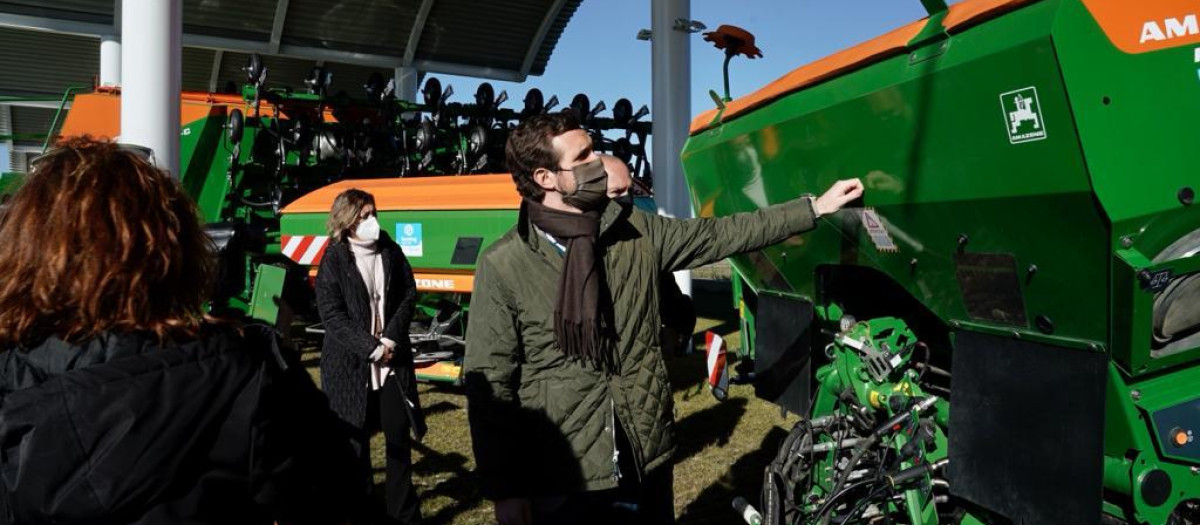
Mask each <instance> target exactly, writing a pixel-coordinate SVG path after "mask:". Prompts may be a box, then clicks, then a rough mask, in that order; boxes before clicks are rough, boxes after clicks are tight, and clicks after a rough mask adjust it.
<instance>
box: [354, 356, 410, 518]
mask: <svg viewBox="0 0 1200 525" xmlns="http://www.w3.org/2000/svg"><path fill="white" fill-rule="evenodd" d="M367 399H368V401H367V424H366V428H364V429H363V433H362V435H361V436H360V438H359V439H360V443H359V453H360V458H359V461H360V462H362V463H364V464H365V467H366V468H367V471H368V473H369V474H368V483H370V473H371V472H373V471H371V468H370V466H371V445H370V439H371V435H373V434H374V433H375V431H376V430H383V437H384V440H385V441H386V443H387V446H386V449H385V453H386V456H387V481H386V485H385V487H386V488H385V491H384V495H385V501H386V505H385V507H386V514H385V515H384V516H378V513H375V512H372V513H370V514H371V515H373V516H376V517H375V518H373V519H372V521H375V522H379V523H389V524H393V523H402V524H405V525H411V524H416V523H420V522H421V501H420V500H419V499H418V498H417V490H416V488H415V487H414V486H413V483H412V438H411V437H410V436H409V427H410V424H409V421H408V413H407V411H406V410H405V406H404V404H405V403H407V401H405V400H404V394H403V392H402V391H401V389H400V383H399V382H398V381H397V380H396V378H395V376H388V378H387V379H386V380H384V382H383V387H381V388H380V389H379V390H377V391H374V392H371V393H370V395H369V396H368V398H367Z"/></svg>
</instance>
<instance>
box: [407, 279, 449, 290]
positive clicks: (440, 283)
mask: <svg viewBox="0 0 1200 525" xmlns="http://www.w3.org/2000/svg"><path fill="white" fill-rule="evenodd" d="M416 281H417V287H418V288H425V289H426V290H453V289H454V288H455V286H454V279H417V280H416Z"/></svg>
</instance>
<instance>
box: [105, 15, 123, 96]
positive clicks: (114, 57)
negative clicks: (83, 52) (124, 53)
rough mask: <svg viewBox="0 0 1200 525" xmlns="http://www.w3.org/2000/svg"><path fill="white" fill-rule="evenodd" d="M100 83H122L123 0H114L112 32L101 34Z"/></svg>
mask: <svg viewBox="0 0 1200 525" xmlns="http://www.w3.org/2000/svg"><path fill="white" fill-rule="evenodd" d="M100 85H101V86H120V85H121V0H113V30H112V34H109V35H101V36H100Z"/></svg>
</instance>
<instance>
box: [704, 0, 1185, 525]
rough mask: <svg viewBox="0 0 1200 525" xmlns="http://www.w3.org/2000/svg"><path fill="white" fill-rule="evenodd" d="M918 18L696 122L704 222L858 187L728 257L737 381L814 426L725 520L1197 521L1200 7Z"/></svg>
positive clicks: (1103, 7)
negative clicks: (736, 311)
mask: <svg viewBox="0 0 1200 525" xmlns="http://www.w3.org/2000/svg"><path fill="white" fill-rule="evenodd" d="M922 4H924V6H925V8H926V9H927V10H928V12H929V16H928V18H926V19H923V20H921V21H918V22H916V23H914V24H911V25H908V26H905V27H902V28H900V29H897V30H895V31H893V32H891V33H888V34H885V35H883V36H881V37H879V38H877V39H875V40H872V41H869V42H866V43H863V44H861V45H859V46H856V47H853V48H850V49H847V50H844V51H842V52H839V53H837V54H835V55H833V56H830V57H828V58H826V59H824V60H821V61H818V62H816V63H813V64H810V65H807V66H804V67H801V68H799V69H797V70H795V71H793V72H792V73H789V74H788V75H786V76H784V77H782V78H780V79H779V80H778V81H776V82H774V83H772V84H769V85H767V86H764V87H763V88H761V89H760V90H758V91H756V92H754V93H751V94H749V95H747V96H745V97H741V98H738V99H734V100H728V99H727V98H724V99H723V98H721V97H716V96H714V100H716V101H717V103H718V107H717V108H716V109H714V110H713V111H710V112H707V113H705V114H703V115H700V116H699V117H698V118H696V120H695V121H694V122H693V125H692V133H691V136H690V138H689V140H688V142H687V144H686V147H685V148H684V151H683V152H682V161H683V163H684V167H685V171H686V176H687V179H688V182H689V184H690V188H691V194H692V197H693V205H694V206H695V209H696V210H697V211H698V215H701V216H721V215H728V214H731V213H735V212H741V211H747V210H754V209H759V208H763V207H765V206H767V205H770V204H774V203H778V202H782V201H785V200H788V199H792V198H795V197H797V196H799V195H802V194H805V193H819V192H820V191H822V190H824V189H825V188H827V187H828V186H829V185H830V184H832V183H833V182H834V181H835V180H837V179H842V178H848V177H861V178H862V179H863V181H864V183H865V185H866V192H865V194H864V197H863V199H862V201H861V203H859V204H857V205H856V206H855V207H851V208H849V209H845V210H843V211H841V212H839V213H837V214H834V215H833V216H829V217H822V218H821V219H820V221H819V226H818V227H817V229H816V230H815V231H813V232H810V233H808V234H806V235H804V236H801V237H797V238H793V239H790V240H788V241H785V242H783V243H781V244H780V245H778V246H775V247H772V248H769V249H766V250H763V251H760V252H757V253H752V254H748V255H743V256H739V257H736V258H734V259H732V265H733V267H734V269H735V281H736V286H735V287H736V294H735V295H736V304H737V305H738V306H739V308H740V311H741V319H742V352H743V357H745V358H746V359H744V360H742V361H743V364H742V366H741V370H740V372H741V373H740V375H739V376H738V377H737V379H738V380H741V381H745V382H752V383H753V384H754V387H755V389H756V391H757V393H758V394H759V395H760V396H761V397H764V398H766V399H769V400H771V401H773V402H776V403H778V404H780V405H781V406H783V407H785V408H786V409H788V410H789V411H792V412H794V413H797V414H800V415H801V416H802V420H801V421H800V422H799V423H798V424H797V425H796V426H795V428H794V429H793V430H792V432H791V433H790V435H789V436H788V437H787V438H786V440H785V441H784V442H783V443H782V444H781V447H780V449H779V452H778V455H777V456H776V458H775V460H774V461H772V462H771V463H770V464H769V465H767V466H766V469H765V472H764V483H763V488H762V493H761V494H760V498H759V504H758V505H757V506H758V512H756V511H755V510H753V509H752V508H750V507H747V506H746V505H745V504H744V502H743V503H742V504H741V505H735V506H738V507H739V510H740V511H743V516H744V517H746V519H747V520H748V521H750V522H757V521H760V520H761V522H762V523H769V524H772V525H775V524H781V523H789V524H792V523H803V524H813V523H820V524H826V523H838V524H842V523H856V524H860V523H911V524H925V525H928V524H934V523H989V524H996V523H1016V524H1052V525H1063V524H1076V523H1078V524H1085V523H1086V524H1097V523H1105V524H1116V523H1130V524H1132V523H1147V524H1156V525H1162V524H1177V525H1182V524H1196V523H1200V441H1198V440H1197V436H1196V434H1198V433H1200V257H1198V256H1197V255H1196V254H1197V253H1200V207H1198V206H1197V205H1196V204H1194V198H1195V187H1196V186H1197V185H1198V184H1200V170H1198V169H1197V163H1196V152H1197V151H1200V125H1198V123H1200V75H1198V73H1200V25H1198V22H1197V19H1198V17H1200V3H1197V2H1195V1H1194V0H1154V1H1150V0H1147V1H1138V2H1132V1H1121V0H1040V1H1037V0H966V1H964V2H961V3H958V4H955V5H953V6H952V7H950V8H948V9H947V7H946V5H945V4H944V3H943V2H941V1H940V0H923V1H922ZM718 40H719V41H720V42H721V44H719V45H721V46H722V47H724V48H725V49H726V52H727V54H731V55H735V54H737V53H738V52H739V49H738V45H739V43H738V42H737V41H736V39H734V41H732V42H731V41H729V39H724V40H720V39H718ZM751 47H752V46H751ZM748 495H749V494H748Z"/></svg>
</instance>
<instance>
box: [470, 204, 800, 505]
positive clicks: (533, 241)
mask: <svg viewBox="0 0 1200 525" xmlns="http://www.w3.org/2000/svg"><path fill="white" fill-rule="evenodd" d="M813 226H814V220H813V213H812V204H811V201H810V200H809V199H807V198H802V199H796V200H793V201H790V202H787V203H784V204H780V205H776V206H771V207H769V208H766V209H763V210H760V211H756V212H751V213H743V214H737V215H732V216H728V217H721V218H703V219H689V220H677V219H669V218H665V217H660V216H657V215H652V214H648V213H645V212H642V211H640V210H637V209H634V208H632V207H631V206H628V205H623V204H619V203H617V202H612V203H610V204H609V205H608V208H606V209H605V212H604V214H603V217H602V219H601V223H600V228H601V236H600V242H599V244H598V249H597V252H598V253H602V254H603V257H604V268H605V273H606V276H607V279H608V287H609V290H610V291H611V294H612V298H613V308H614V310H615V314H616V318H615V323H616V328H617V332H618V337H619V339H618V342H617V345H616V353H617V358H616V361H617V370H616V371H613V372H602V371H598V370H595V369H593V368H590V367H588V366H586V365H584V364H581V363H579V362H576V361H573V360H568V359H567V358H566V357H565V356H564V354H563V353H562V352H561V351H560V350H559V349H558V348H557V345H556V344H555V341H554V323H553V312H554V302H555V297H556V295H557V286H558V277H559V272H560V271H561V268H562V261H563V257H562V255H561V254H560V253H559V251H558V249H557V248H556V247H555V246H554V245H553V244H552V243H550V242H549V241H548V240H547V239H546V238H545V237H542V236H540V235H539V234H537V233H536V230H534V229H532V228H531V227H530V224H529V222H528V219H527V217H526V214H525V213H524V211H522V213H521V215H520V219H519V220H518V224H517V225H516V226H515V227H514V228H513V229H512V230H511V231H509V232H508V233H507V234H505V235H504V236H503V237H501V238H500V239H499V240H498V241H496V242H495V243H494V244H492V245H491V246H490V247H488V248H487V250H485V251H484V253H483V254H482V255H481V256H480V259H479V263H478V266H477V271H476V276H475V288H474V293H473V296H472V298H471V317H470V323H469V326H468V329H467V351H466V358H465V363H464V368H465V371H464V372H465V378H466V387H467V398H468V403H469V405H468V416H469V420H470V424H471V439H472V441H473V445H474V451H475V461H476V465H477V467H478V473H479V474H480V475H481V476H482V478H483V482H484V487H483V488H484V495H485V496H487V497H489V498H491V499H500V498H508V497H531V496H544V495H555V494H567V493H571V492H575V491H580V490H602V489H607V488H612V487H615V486H617V481H618V479H619V478H618V476H619V475H624V476H642V475H643V474H645V473H646V472H649V471H651V470H653V469H655V468H658V467H660V466H664V465H667V464H668V462H669V461H670V460H671V454H672V453H673V452H674V450H675V437H674V430H673V428H672V427H673V425H674V417H673V410H674V407H673V401H672V397H671V385H670V384H669V383H668V380H667V369H666V366H665V364H664V362H663V357H662V353H661V351H660V350H659V341H658V337H659V309H658V306H659V305H658V301H659V296H658V290H659V280H660V279H662V278H664V276H666V278H670V276H669V273H668V272H672V271H676V270H684V269H688V268H694V267H697V266H701V265H704V264H708V263H712V262H715V261H719V260H721V259H724V258H726V257H728V256H731V255H735V254H738V253H743V252H749V251H754V250H759V249H761V248H764V247H766V246H769V245H771V244H774V243H777V242H780V241H782V240H784V239H786V238H788V237H790V236H793V235H795V234H798V233H801V232H804V231H807V230H810V229H812V228H813ZM618 424H619V425H621V429H623V430H624V431H625V434H626V435H627V436H628V439H629V446H630V449H631V453H632V455H633V458H632V459H633V464H634V465H636V467H637V468H636V472H620V473H619V474H618V469H617V463H616V454H615V449H616V447H615V432H614V430H615V428H616V427H615V425H618ZM626 470H628V468H627V469H626Z"/></svg>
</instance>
